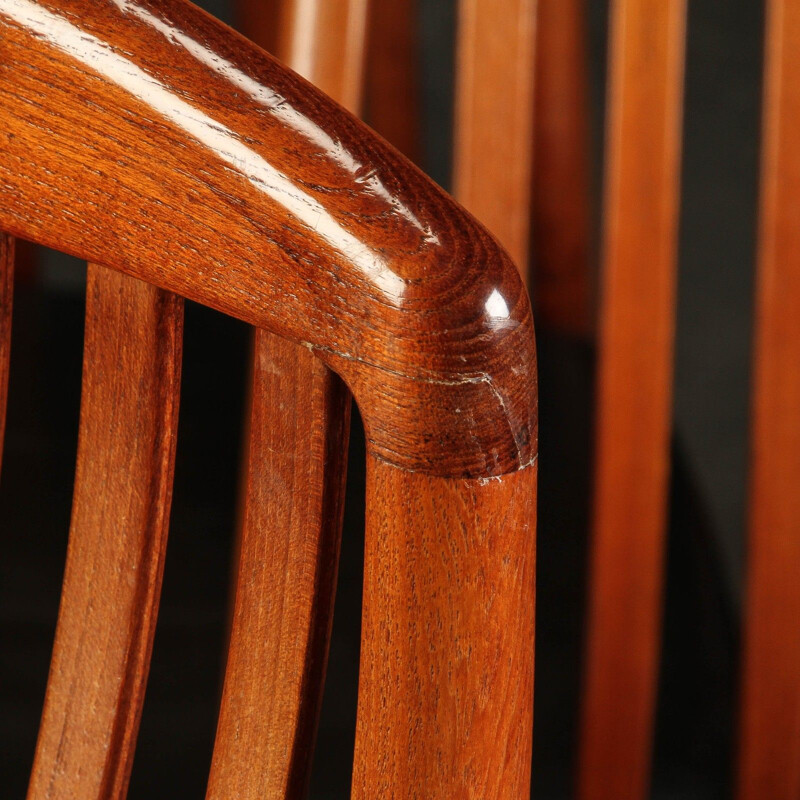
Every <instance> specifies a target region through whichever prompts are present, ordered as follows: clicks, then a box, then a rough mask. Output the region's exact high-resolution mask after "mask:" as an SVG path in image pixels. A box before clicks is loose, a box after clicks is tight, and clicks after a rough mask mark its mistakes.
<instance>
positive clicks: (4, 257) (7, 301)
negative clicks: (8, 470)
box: [0, 233, 14, 467]
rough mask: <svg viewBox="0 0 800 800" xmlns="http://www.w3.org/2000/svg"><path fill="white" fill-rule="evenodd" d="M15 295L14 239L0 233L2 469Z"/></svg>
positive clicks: (0, 450) (0, 436) (0, 430)
mask: <svg viewBox="0 0 800 800" xmlns="http://www.w3.org/2000/svg"><path fill="white" fill-rule="evenodd" d="M13 294H14V239H13V237H11V236H8V235H7V234H5V233H0V467H2V464H3V434H4V433H5V427H6V400H7V399H8V367H9V363H10V361H11V306H12V301H13Z"/></svg>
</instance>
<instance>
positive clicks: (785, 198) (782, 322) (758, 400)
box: [739, 0, 800, 800]
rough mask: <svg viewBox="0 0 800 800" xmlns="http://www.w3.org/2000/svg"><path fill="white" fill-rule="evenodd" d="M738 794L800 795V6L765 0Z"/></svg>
mask: <svg viewBox="0 0 800 800" xmlns="http://www.w3.org/2000/svg"><path fill="white" fill-rule="evenodd" d="M767 8H768V11H767V42H766V86H765V106H764V136H763V147H764V152H763V157H762V173H761V182H762V184H761V221H760V226H761V227H760V247H759V256H758V262H759V263H758V280H757V284H758V289H757V304H756V343H755V363H754V401H753V429H752V472H751V486H750V492H751V493H750V549H749V575H748V592H747V600H746V604H745V609H746V613H745V637H744V661H743V687H742V689H743V692H742V702H743V706H742V716H741V739H740V763H739V797H740V800H762V798H769V800H790V798H791V800H797V798H798V797H800V635H798V625H799V624H800V623H799V622H798V620H800V489H799V488H798V487H800V314H799V313H798V309H800V214H798V208H800V7H798V5H797V3H794V2H790V0H770V2H769V3H768V4H767Z"/></svg>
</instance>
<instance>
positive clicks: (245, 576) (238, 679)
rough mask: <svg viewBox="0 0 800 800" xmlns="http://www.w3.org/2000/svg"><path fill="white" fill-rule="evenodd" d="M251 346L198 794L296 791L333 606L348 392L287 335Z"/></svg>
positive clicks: (302, 783)
mask: <svg viewBox="0 0 800 800" xmlns="http://www.w3.org/2000/svg"><path fill="white" fill-rule="evenodd" d="M266 337H268V339H267V341H263V339H265V338H266ZM255 351H256V354H257V360H256V362H255V364H254V381H253V396H252V409H253V411H252V418H251V422H250V432H251V435H250V467H249V474H248V485H247V502H246V512H245V520H244V527H243V531H242V542H241V552H240V557H239V575H238V588H237V594H236V607H235V611H234V620H233V629H232V637H231V642H230V650H229V655H228V667H227V672H226V677H225V688H224V692H223V700H222V707H221V710H220V717H219V723H218V727H217V741H216V745H215V748H214V758H213V763H212V768H211V778H210V781H209V787H208V794H207V796H208V797H209V798H229V797H237V798H242V800H245V799H246V798H251V797H252V798H256V797H258V798H302V797H305V790H306V782H307V778H308V770H309V767H310V761H311V755H312V749H313V742H314V734H315V728H316V721H317V715H318V710H319V709H318V706H319V702H320V699H321V692H322V686H323V681H324V675H325V662H326V660H327V645H328V638H329V634H330V625H331V620H332V613H333V594H334V589H335V585H336V565H337V562H338V551H339V537H340V532H341V523H342V510H343V507H344V478H345V472H346V458H347V431H348V427H349V409H350V396H349V393H348V392H347V390H346V389H345V388H344V386H343V384H342V383H341V381H340V380H339V378H338V377H337V376H336V375H334V374H333V373H332V372H331V371H330V370H328V368H327V367H326V366H325V365H324V364H323V363H322V362H321V361H320V360H319V359H317V358H316V357H315V356H314V355H313V354H311V353H309V352H308V351H307V350H305V349H301V348H298V346H297V345H295V344H293V343H292V342H287V341H285V340H281V339H278V338H277V337H274V336H272V335H270V334H268V333H265V332H263V331H259V332H258V333H257V336H256V343H255Z"/></svg>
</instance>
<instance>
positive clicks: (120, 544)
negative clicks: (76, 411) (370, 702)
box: [28, 265, 183, 800]
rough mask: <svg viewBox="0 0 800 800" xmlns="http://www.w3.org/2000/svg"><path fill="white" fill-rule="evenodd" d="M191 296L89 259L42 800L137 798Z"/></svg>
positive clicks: (39, 769) (42, 747)
mask: <svg viewBox="0 0 800 800" xmlns="http://www.w3.org/2000/svg"><path fill="white" fill-rule="evenodd" d="M182 323H183V301H181V300H180V299H179V298H176V297H175V296H174V295H170V294H169V293H165V292H163V291H161V290H160V289H156V288H155V287H154V286H149V285H147V284H145V283H142V282H140V281H138V280H136V279H135V278H131V277H128V276H126V275H122V274H120V273H117V272H111V271H109V270H106V269H105V268H103V267H97V266H94V265H90V266H89V275H88V286H87V292H86V333H85V345H84V367H83V386H82V394H81V421H80V433H79V441H78V460H77V467H76V473H75V492H74V496H73V505H72V523H71V525H70V535H69V547H68V551H67V564H66V570H65V574H64V586H63V590H62V600H61V608H60V610H59V616H58V627H57V631H56V640H55V646H54V649H53V658H52V661H51V664H50V677H49V679H48V682H47V694H46V697H45V705H44V712H43V715H42V722H41V727H40V729H39V739H38V742H37V746H36V758H35V761H34V765H33V772H32V775H31V782H30V786H29V790H28V798H29V800H44V799H45V798H47V800H55V798H63V800H74V799H75V798H81V800H91V799H92V798H97V800H110V799H112V798H124V797H125V792H126V789H127V783H128V777H129V774H130V769H131V763H132V760H133V752H134V747H135V744H136V732H137V729H138V725H139V717H140V714H141V706H142V701H143V699H144V690H145V683H146V679H147V671H148V667H149V662H150V652H151V647H152V638H153V633H154V629H155V622H156V613H157V609H158V599H159V591H160V587H161V573H162V569H163V561H164V548H165V545H166V536H167V528H168V522H169V508H170V497H171V493H172V471H173V463H174V454H175V437H176V429H177V421H178V395H179V386H180V364H181V336H182Z"/></svg>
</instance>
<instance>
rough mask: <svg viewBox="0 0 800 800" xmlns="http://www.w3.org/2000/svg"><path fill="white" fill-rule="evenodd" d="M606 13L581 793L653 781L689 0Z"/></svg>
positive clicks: (636, 790) (619, 792)
mask: <svg viewBox="0 0 800 800" xmlns="http://www.w3.org/2000/svg"><path fill="white" fill-rule="evenodd" d="M612 13H613V16H612V30H611V42H610V53H611V64H610V70H611V72H610V111H609V120H608V137H607V141H608V149H607V162H606V170H607V171H606V176H607V177H606V196H605V228H604V259H603V276H602V299H601V311H600V313H601V318H600V339H599V365H598V411H597V422H596V431H597V449H596V462H595V498H594V520H593V542H592V553H591V573H590V587H589V593H590V598H589V603H590V605H589V614H588V619H587V631H588V649H587V659H586V677H585V686H584V689H585V697H584V708H583V721H582V731H581V734H582V738H581V750H580V763H579V777H578V781H579V790H578V796H579V797H580V798H581V800H600V799H601V798H609V799H610V798H613V800H641V798H644V797H645V796H646V795H647V791H648V781H649V765H650V751H651V746H652V727H653V715H654V704H655V691H656V682H657V674H658V657H659V649H660V648H659V641H660V617H661V587H662V572H663V554H664V535H665V529H666V515H667V488H668V479H669V463H668V462H669V437H670V429H671V394H672V392H671V384H672V352H673V330H674V315H675V283H676V248H677V218H678V214H677V212H678V203H679V193H678V185H679V175H680V137H681V99H682V89H683V53H684V26H685V2H684V0H669V1H668V2H662V0H616V2H615V3H614V5H613V12H612Z"/></svg>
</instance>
